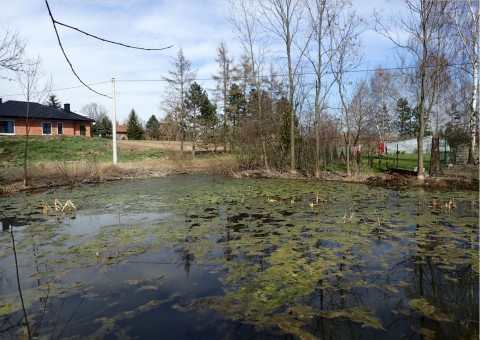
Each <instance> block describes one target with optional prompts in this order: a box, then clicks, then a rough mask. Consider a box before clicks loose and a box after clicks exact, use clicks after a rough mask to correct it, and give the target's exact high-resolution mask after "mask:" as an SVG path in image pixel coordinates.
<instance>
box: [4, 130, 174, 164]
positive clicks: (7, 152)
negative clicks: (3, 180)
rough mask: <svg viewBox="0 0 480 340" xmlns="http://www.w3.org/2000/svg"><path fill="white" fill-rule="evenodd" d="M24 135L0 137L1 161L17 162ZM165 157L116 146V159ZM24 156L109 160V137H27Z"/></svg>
mask: <svg viewBox="0 0 480 340" xmlns="http://www.w3.org/2000/svg"><path fill="white" fill-rule="evenodd" d="M24 148H25V137H4V136H2V137H0V155H1V157H2V159H1V162H2V165H3V166H5V165H7V164H6V163H8V165H11V166H21V165H22V164H23V153H24ZM163 157H165V153H164V152H162V151H160V150H138V149H135V150H129V149H128V148H124V149H122V148H119V149H118V159H119V161H124V162H134V161H141V160H144V159H146V158H148V159H159V158H163ZM28 160H29V162H32V163H37V162H58V161H92V160H95V161H100V162H108V161H111V160H112V141H111V140H109V139H104V138H98V137H93V138H84V137H67V136H64V137H41V138H39V137H30V142H29V147H28Z"/></svg>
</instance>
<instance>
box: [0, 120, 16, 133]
mask: <svg viewBox="0 0 480 340" xmlns="http://www.w3.org/2000/svg"><path fill="white" fill-rule="evenodd" d="M0 133H1V134H11V135H13V134H15V123H14V122H13V120H2V121H0Z"/></svg>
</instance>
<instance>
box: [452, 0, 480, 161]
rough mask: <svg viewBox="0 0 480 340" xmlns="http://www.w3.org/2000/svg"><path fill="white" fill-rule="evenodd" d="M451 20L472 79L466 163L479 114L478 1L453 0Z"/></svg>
mask: <svg viewBox="0 0 480 340" xmlns="http://www.w3.org/2000/svg"><path fill="white" fill-rule="evenodd" d="M453 8H454V10H453V15H452V17H453V19H454V22H455V26H456V29H457V33H458V37H459V41H460V42H461V46H462V47H463V53H465V54H466V57H467V59H468V61H469V62H470V64H471V68H470V70H469V72H468V73H469V74H470V75H471V77H472V82H473V88H472V105H471V108H470V148H469V155H468V162H469V163H473V162H474V161H475V159H474V154H475V146H477V145H478V140H477V133H478V112H479V98H478V97H479V86H478V69H479V67H480V57H479V45H478V39H479V38H480V5H479V1H478V0H462V1H459V0H454V1H453Z"/></svg>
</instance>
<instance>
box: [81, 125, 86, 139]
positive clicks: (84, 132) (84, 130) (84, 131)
mask: <svg viewBox="0 0 480 340" xmlns="http://www.w3.org/2000/svg"><path fill="white" fill-rule="evenodd" d="M86 134H87V128H86V127H85V125H80V136H85V135H86Z"/></svg>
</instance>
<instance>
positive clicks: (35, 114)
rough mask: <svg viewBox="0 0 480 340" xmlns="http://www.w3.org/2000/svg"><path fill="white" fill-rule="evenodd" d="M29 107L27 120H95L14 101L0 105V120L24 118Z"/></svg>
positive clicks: (51, 108) (40, 105)
mask: <svg viewBox="0 0 480 340" xmlns="http://www.w3.org/2000/svg"><path fill="white" fill-rule="evenodd" d="M28 104H30V107H29V110H28V111H29V114H28V116H29V118H31V119H33V118H36V119H51V120H70V121H84V122H94V121H95V120H93V119H90V118H88V117H85V116H82V115H80V114H78V113H75V112H71V111H70V112H65V111H64V110H62V109H55V108H53V107H50V106H46V105H42V104H39V103H32V102H30V103H28V102H21V101H16V100H9V101H6V102H5V103H2V104H1V105H0V119H1V118H25V117H26V112H27V105H28Z"/></svg>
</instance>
